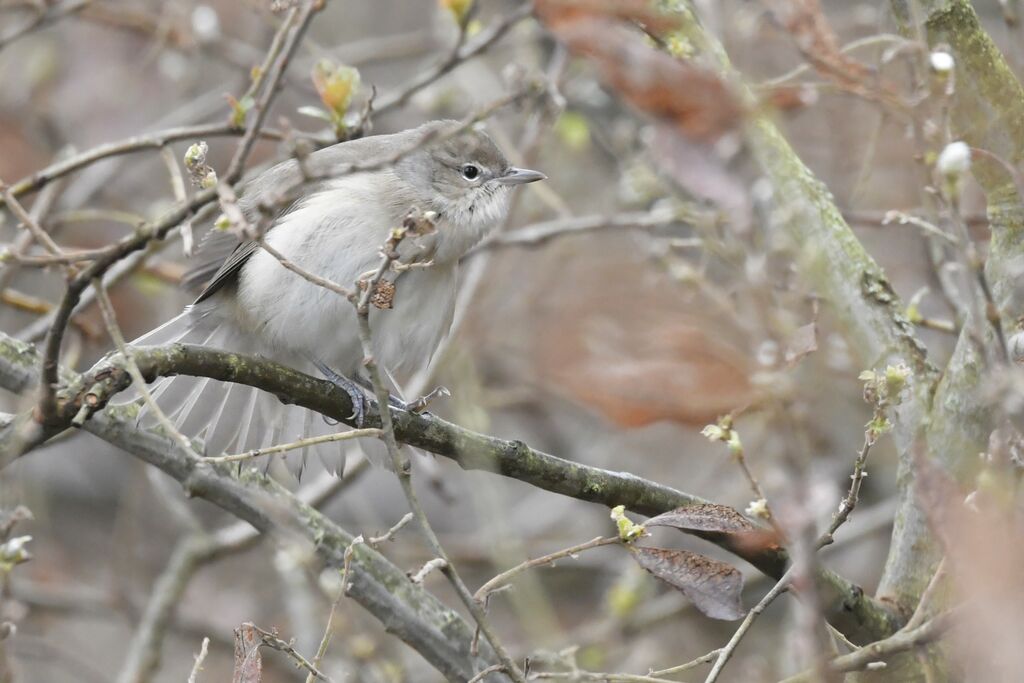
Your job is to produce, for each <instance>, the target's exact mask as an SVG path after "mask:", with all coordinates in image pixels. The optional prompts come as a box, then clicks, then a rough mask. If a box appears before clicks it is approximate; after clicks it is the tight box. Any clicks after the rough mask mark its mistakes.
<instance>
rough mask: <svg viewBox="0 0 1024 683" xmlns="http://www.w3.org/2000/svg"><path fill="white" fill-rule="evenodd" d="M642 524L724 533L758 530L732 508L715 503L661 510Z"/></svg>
mask: <svg viewBox="0 0 1024 683" xmlns="http://www.w3.org/2000/svg"><path fill="white" fill-rule="evenodd" d="M644 526H670V527H672V528H674V529H681V530H683V531H720V532H722V533H726V534H731V533H743V532H747V531H757V530H758V529H757V527H756V526H754V525H753V524H751V523H750V520H748V519H747V518H746V517H744V516H743V515H741V514H740V513H739V512H737V511H736V510H734V509H733V508H731V507H728V506H726V505H716V504H715V503H701V504H699V505H686V506H683V507H679V508H676V509H675V510H670V511H669V512H663V513H661V514H660V515H658V516H657V517H651V518H650V519H649V520H647V521H646V522H645V523H644Z"/></svg>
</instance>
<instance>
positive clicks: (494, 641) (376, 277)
mask: <svg viewBox="0 0 1024 683" xmlns="http://www.w3.org/2000/svg"><path fill="white" fill-rule="evenodd" d="M403 235H404V233H397V235H396V236H395V237H393V238H392V239H389V241H388V244H386V245H385V246H384V248H383V249H382V251H381V261H380V265H379V266H378V267H377V270H376V271H375V272H374V273H373V274H372V275H371V276H370V277H369V278H367V281H366V289H365V290H364V291H363V293H362V295H361V296H360V298H359V301H358V302H356V304H355V305H356V314H357V315H356V317H357V319H358V322H359V341H360V343H361V344H362V348H363V357H364V360H363V364H364V366H365V367H366V371H367V374H368V375H369V377H370V382H371V384H372V386H373V393H374V396H375V397H376V399H377V404H378V405H379V406H382V407H383V409H382V410H381V411H380V421H381V428H382V429H383V430H384V436H383V440H384V444H385V446H386V447H387V451H388V456H389V457H390V459H391V466H392V469H393V470H394V472H395V475H396V476H397V477H398V481H399V483H400V484H401V486H402V492H403V493H404V494H405V498H406V501H407V502H408V504H409V508H410V509H411V511H412V513H413V515H414V516H415V517H416V520H417V522H419V525H420V529H421V530H422V532H423V536H424V538H425V539H426V541H427V546H428V547H429V549H430V551H431V553H432V554H433V555H434V556H435V558H436V559H438V560H440V561H443V562H444V567H443V568H442V571H443V573H444V575H445V576H446V577H447V579H448V581H449V583H451V585H452V587H453V588H454V589H455V593H456V594H457V595H458V596H459V599H460V600H461V601H462V603H463V604H464V605H465V606H466V609H468V610H469V612H470V614H471V615H472V616H473V619H474V620H475V621H476V623H477V626H478V627H479V628H480V631H481V632H482V633H483V634H484V637H485V638H487V641H488V642H489V643H490V644H491V647H492V648H494V652H495V654H496V655H497V657H498V661H499V662H500V663H501V664H502V665H503V666H504V667H505V671H506V672H507V673H508V675H509V677H510V678H511V679H512V680H513V681H516V683H526V677H525V676H524V675H523V672H522V671H521V670H520V669H519V667H518V666H517V665H516V663H515V662H514V661H513V660H512V657H511V656H510V655H509V653H508V652H507V651H506V650H505V647H504V646H503V645H502V644H501V641H500V639H499V638H498V636H497V634H496V633H495V632H494V630H493V628H492V626H491V624H490V622H489V620H488V618H487V615H486V613H485V612H484V609H483V607H482V606H481V605H480V603H478V602H477V601H476V599H474V597H473V595H472V594H471V593H470V592H469V588H468V587H467V586H466V584H465V582H463V580H462V577H461V576H459V573H458V572H457V571H456V570H455V567H454V565H452V563H451V560H450V559H449V558H448V554H447V553H446V552H445V550H444V547H443V546H442V545H441V541H440V540H439V539H438V537H437V534H436V533H434V529H433V527H432V526H431V525H430V521H429V519H428V518H427V515H426V513H425V512H424V511H423V508H422V506H421V505H420V501H419V498H418V496H417V495H416V491H415V489H414V488H413V486H412V464H411V463H410V462H409V458H408V457H407V456H406V455H405V453H404V452H403V451H400V450H399V448H398V441H397V440H396V438H395V427H394V423H393V421H392V419H391V411H390V410H388V409H387V405H388V398H389V396H388V390H387V388H386V386H385V385H384V382H383V380H382V379H381V373H380V368H379V367H378V365H377V363H376V361H375V359H374V356H373V336H372V332H371V330H370V300H371V297H372V296H373V293H374V291H375V289H376V286H377V284H378V283H379V282H380V280H381V279H382V278H383V277H384V274H385V273H386V272H387V270H388V269H389V268H390V266H391V264H392V263H393V262H394V261H396V260H397V259H398V253H397V249H396V247H397V244H398V242H399V241H400V240H401V239H402V236H403Z"/></svg>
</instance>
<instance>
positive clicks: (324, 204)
mask: <svg viewBox="0 0 1024 683" xmlns="http://www.w3.org/2000/svg"><path fill="white" fill-rule="evenodd" d="M395 159H397V161H395V162H394V163H377V162H386V161H388V160H395ZM354 166H355V167H360V166H361V167H364V168H365V167H371V166H372V167H374V168H373V169H372V170H365V171H355V172H351V169H352V168H353V167H354ZM310 177H312V178H315V180H313V181H308V180H304V178H307V179H308V178H310ZM544 178H545V176H544V174H542V173H539V172H537V171H531V170H525V169H520V168H515V167H513V166H511V165H510V164H509V163H508V161H507V159H506V158H505V155H504V154H503V153H502V152H501V150H500V149H499V148H498V146H497V145H496V144H495V143H494V141H493V140H492V139H491V138H490V136H488V135H487V134H486V133H484V132H483V131H482V130H479V129H476V128H472V129H463V127H462V124H460V123H459V122H456V121H435V122H431V123H427V124H424V125H422V126H420V127H418V128H414V129H411V130H407V131H404V132H401V133H395V134H392V135H378V136H372V137H367V138H362V139H359V140H352V141H349V142H342V143H339V144H337V145H334V146H332V147H328V148H325V149H322V150H319V151H316V152H313V153H312V154H310V155H309V156H308V157H306V158H305V159H304V160H303V166H302V168H300V166H299V162H298V161H296V160H294V159H292V160H289V161H285V162H283V163H280V164H278V165H276V166H274V167H273V168H270V169H268V170H267V171H265V172H263V173H261V174H260V175H258V176H256V177H255V178H254V179H252V180H251V181H249V182H247V183H246V184H245V186H244V188H243V192H242V197H241V199H240V200H239V208H240V209H241V210H242V211H243V212H244V214H245V215H246V217H247V219H248V220H250V221H252V222H254V223H255V222H256V221H258V220H259V219H260V213H261V211H263V212H264V213H265V212H266V210H267V209H266V207H267V204H268V202H269V203H273V202H274V201H275V200H277V199H278V198H279V197H280V196H281V195H282V194H283V193H284V191H285V190H287V189H288V188H298V190H297V192H298V197H299V198H298V199H297V200H295V201H294V202H292V203H291V204H290V205H288V206H287V207H286V208H284V209H283V210H279V211H278V214H277V215H276V216H274V218H273V222H272V224H271V225H270V228H269V230H267V232H266V233H265V239H266V242H267V243H268V244H269V245H270V246H271V247H273V248H274V249H276V250H277V251H279V252H280V253H281V255H283V256H284V257H285V258H287V259H288V260H289V261H291V262H293V263H294V264H296V265H297V266H299V267H300V268H302V269H304V270H306V271H308V272H310V273H313V274H315V275H319V276H321V277H324V278H328V279H330V280H332V281H334V282H336V283H339V284H342V285H344V286H346V287H348V286H351V285H354V283H356V281H357V280H358V279H359V278H360V276H361V275H364V274H365V273H367V272H368V271H372V270H373V269H374V268H376V267H377V266H378V264H379V260H380V256H379V252H380V248H381V246H382V245H383V244H384V242H385V240H387V238H388V236H389V234H390V231H391V230H392V229H393V228H395V227H398V226H400V225H401V224H402V222H403V219H404V218H405V217H406V216H407V215H408V214H409V212H410V210H412V209H414V208H415V209H417V210H419V211H422V212H427V211H429V212H433V213H434V214H435V215H436V218H435V219H434V222H435V225H436V229H435V231H434V232H432V233H431V234H430V235H427V236H425V237H423V238H422V239H417V240H416V241H415V243H414V244H409V245H406V244H405V243H403V244H402V245H401V249H402V250H403V251H402V253H403V260H405V258H406V256H408V257H409V258H410V259H411V260H418V261H420V262H424V263H429V266H428V267H423V268H416V269H412V270H409V271H407V272H406V273H404V274H403V275H402V278H401V280H400V281H399V282H398V290H397V293H396V296H395V298H394V302H393V308H391V309H388V310H379V309H375V308H374V309H372V310H371V312H370V324H371V327H372V328H373V341H374V356H375V358H376V359H377V361H378V362H379V363H380V365H382V366H383V367H384V368H385V369H386V371H387V372H388V373H389V376H390V377H391V378H392V381H393V382H394V383H395V385H396V388H398V389H399V390H400V387H401V383H402V381H403V380H405V379H407V378H408V377H409V376H410V375H411V373H413V372H415V371H416V370H418V369H420V368H422V367H423V366H424V365H425V364H426V363H428V362H429V360H430V358H431V356H432V355H433V353H434V352H435V350H436V349H437V347H438V345H439V344H440V342H441V340H442V339H443V338H444V336H445V335H446V334H447V333H448V331H449V329H450V327H451V323H452V318H453V313H454V304H455V296H456V287H457V283H458V265H459V259H460V258H461V257H462V256H463V255H464V254H465V253H466V252H467V251H468V250H469V249H471V248H472V247H473V246H474V245H476V244H477V243H478V242H479V241H480V240H481V239H482V238H483V237H484V236H485V235H487V233H488V232H489V231H491V230H492V229H493V228H495V227H496V226H497V225H498V224H499V223H500V222H501V221H502V220H503V219H504V218H505V216H506V215H507V213H508V206H509V194H510V190H511V189H512V188H513V187H515V186H516V185H520V184H523V183H530V182H534V181H537V180H542V179H544ZM412 250H418V251H416V252H415V253H413V251H412ZM198 257H203V259H204V260H203V262H202V263H201V265H199V266H197V267H195V268H194V269H193V271H192V272H190V273H189V274H188V275H187V276H186V280H187V281H191V282H203V283H205V286H204V287H203V289H202V292H201V293H200V294H199V297H198V298H197V299H196V300H195V302H194V303H193V304H192V305H191V306H189V307H187V308H186V309H185V311H184V312H183V313H182V314H181V315H179V316H178V317H176V318H174V319H173V320H171V321H169V322H168V323H166V324H164V325H163V326H161V327H159V328H157V329H156V330H154V331H152V332H150V333H149V334H147V335H145V336H143V337H141V338H139V339H137V340H136V341H135V342H134V343H135V344H136V345H142V344H166V343H170V342H187V343H193V344H202V345H206V346H212V347H216V348H221V349H225V350H230V351H235V352H239V353H245V354H252V355H259V356H263V357H266V358H270V359H273V360H275V361H278V362H281V363H284V364H286V365H289V366H291V367H294V368H296V369H298V370H302V371H305V372H309V373H314V372H320V373H322V374H323V375H325V376H327V377H328V378H330V379H332V380H333V381H335V382H336V383H337V384H338V385H339V386H341V387H342V388H344V389H345V390H346V391H347V392H348V393H349V395H350V396H352V398H353V404H354V405H355V406H356V410H357V413H361V410H362V406H363V405H364V403H365V396H364V394H363V390H364V387H365V386H366V382H365V378H363V379H362V381H361V377H360V373H361V371H362V360H363V352H362V347H361V345H360V342H359V338H358V327H357V318H356V312H355V308H354V307H353V305H352V304H351V302H349V301H347V300H346V299H345V298H344V297H342V296H339V295H338V294H337V293H335V292H332V291H330V290H328V289H326V288H323V287H320V286H318V285H316V284H314V283H312V282H310V281H309V280H307V279H305V278H303V277H302V276H301V275H299V274H296V273H294V272H292V271H290V270H288V269H286V268H285V267H284V266H283V265H282V264H281V263H280V262H279V260H278V259H277V258H275V256H273V255H272V254H270V253H268V252H267V251H266V250H264V249H262V248H261V247H260V246H259V245H258V244H257V243H256V242H254V241H251V240H248V241H239V239H238V238H237V237H236V236H235V235H234V234H232V233H230V232H220V231H211V233H210V234H209V235H208V236H207V238H206V239H205V240H204V241H203V244H202V245H201V248H200V252H199V255H198V256H197V258H198ZM360 385H362V386H360ZM153 396H154V398H155V399H156V401H157V404H158V405H159V406H160V407H161V409H162V410H163V411H164V412H165V413H167V415H168V416H169V417H170V418H171V419H172V420H173V421H174V423H175V425H176V426H177V427H178V428H179V429H180V430H181V431H182V432H183V433H184V434H186V435H187V436H190V437H200V438H202V439H203V440H204V442H205V450H206V453H207V454H209V455H216V454H220V453H223V452H225V451H241V450H246V451H247V450H251V449H256V448H262V447H266V446H268V445H271V444H276V443H282V442H291V441H295V440H298V439H300V438H305V437H309V436H316V435H320V434H326V433H330V432H331V431H334V429H333V428H332V427H331V426H330V425H329V424H327V423H326V422H325V420H324V419H322V418H321V417H320V416H318V415H316V414H314V413H312V412H311V411H308V410H305V409H303V408H300V407H296V406H288V405H284V404H282V403H280V402H279V401H278V399H277V398H276V397H274V396H272V395H270V394H267V393H265V392H260V391H258V390H256V389H252V388H250V387H247V386H245V385H241V384H227V383H221V382H218V381H216V380H212V379H203V378H194V377H172V378H167V379H164V380H161V381H160V382H159V384H158V386H156V387H154V389H153ZM145 412H146V411H145V410H143V411H142V413H141V414H142V415H143V417H142V418H140V419H142V420H148V421H152V419H153V418H152V416H148V417H147V416H145ZM358 417H359V416H358V415H357V418H358ZM307 451H315V452H316V453H317V455H318V456H319V457H320V460H321V461H322V462H323V464H324V465H325V466H326V467H327V468H328V469H331V470H334V471H340V470H341V468H342V467H343V464H344V446H343V445H342V444H341V443H339V442H333V443H324V444H319V445H315V446H309V447H307V448H306V449H302V450H299V451H296V453H295V454H294V455H291V456H289V466H290V468H291V469H292V471H293V472H296V473H301V471H302V469H303V467H304V464H305V459H306V454H307Z"/></svg>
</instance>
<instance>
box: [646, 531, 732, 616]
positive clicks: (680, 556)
mask: <svg viewBox="0 0 1024 683" xmlns="http://www.w3.org/2000/svg"><path fill="white" fill-rule="evenodd" d="M631 550H632V553H633V557H634V559H636V561H637V563H638V564H639V565H640V566H641V567H643V568H644V569H646V570H647V571H648V572H650V573H651V574H653V575H654V576H656V577H658V578H659V579H661V580H662V581H664V582H665V583H667V584H669V585H670V586H672V587H674V588H677V589H679V590H680V591H681V592H682V593H683V595H685V596H686V597H687V598H688V599H689V600H690V601H691V602H693V604H694V606H695V607H696V608H697V609H699V610H700V611H701V612H703V613H704V614H706V615H707V616H709V617H711V618H712V619H723V620H726V621H734V620H736V619H740V618H742V617H743V615H744V614H746V612H744V610H743V605H742V604H741V602H740V594H741V593H742V592H743V575H742V574H740V572H739V570H738V569H736V568H735V567H733V566H731V565H728V564H726V563H724V562H719V561H718V560H713V559H711V558H710V557H705V556H703V555H698V554H697V553H691V552H689V551H687V550H668V549H666V548H642V547H634V548H632V549H631Z"/></svg>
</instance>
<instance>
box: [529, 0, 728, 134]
mask: <svg viewBox="0 0 1024 683" xmlns="http://www.w3.org/2000/svg"><path fill="white" fill-rule="evenodd" d="M636 4H637V3H624V4H621V3H611V2H579V1H578V0H543V1H541V2H538V3H537V5H536V7H537V16H538V18H539V19H540V20H541V22H543V23H544V24H545V26H547V28H548V29H550V30H551V31H552V33H554V34H555V35H556V36H557V37H558V38H559V40H561V41H562V42H564V43H565V44H566V46H567V47H568V48H569V50H570V51H571V52H573V53H575V54H577V55H580V56H583V57H586V58H588V59H589V60H590V61H591V62H592V63H593V64H594V66H595V67H596V68H597V70H598V71H599V73H600V74H601V77H602V80H604V82H605V83H606V84H607V85H608V86H609V87H611V88H612V89H614V90H616V91H617V92H619V93H620V94H621V95H622V96H623V97H624V98H625V99H626V100H627V101H628V102H630V103H631V104H632V105H633V106H635V107H637V108H638V109H641V110H643V111H644V112H647V113H648V114H650V115H652V116H655V117H657V118H660V119H664V120H666V121H670V122H671V123H672V124H673V125H674V126H675V127H676V128H677V129H678V130H679V131H680V132H682V133H683V134H684V135H687V136H689V137H692V138H696V139H700V140H714V139H717V138H718V137H719V136H721V135H722V134H723V133H725V132H726V131H729V130H732V129H734V128H735V127H736V126H737V124H738V123H739V122H740V119H741V118H742V116H743V107H742V106H741V104H740V103H739V100H738V99H737V98H736V97H735V96H734V94H733V93H732V91H731V90H730V89H729V88H728V87H727V86H726V85H725V83H723V82H722V80H721V79H720V78H719V77H718V76H717V75H716V74H714V73H713V72H711V71H709V70H707V69H703V68H701V67H699V66H696V65H694V64H690V63H687V62H683V61H681V60H678V59H676V58H674V57H672V56H671V55H668V54H666V53H665V52H663V51H661V50H659V49H657V48H655V47H652V46H651V45H650V44H648V42H647V38H646V36H645V35H644V34H643V32H641V31H640V30H638V29H637V28H636V24H635V23H634V22H639V23H643V24H645V25H647V26H648V27H649V30H655V29H654V28H651V24H652V22H656V21H657V18H656V17H655V16H646V18H644V19H640V18H638V16H637V15H636V12H639V10H638V9H637V10H635V11H634V10H632V9H630V8H632V7H633V6H634V5H636Z"/></svg>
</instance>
